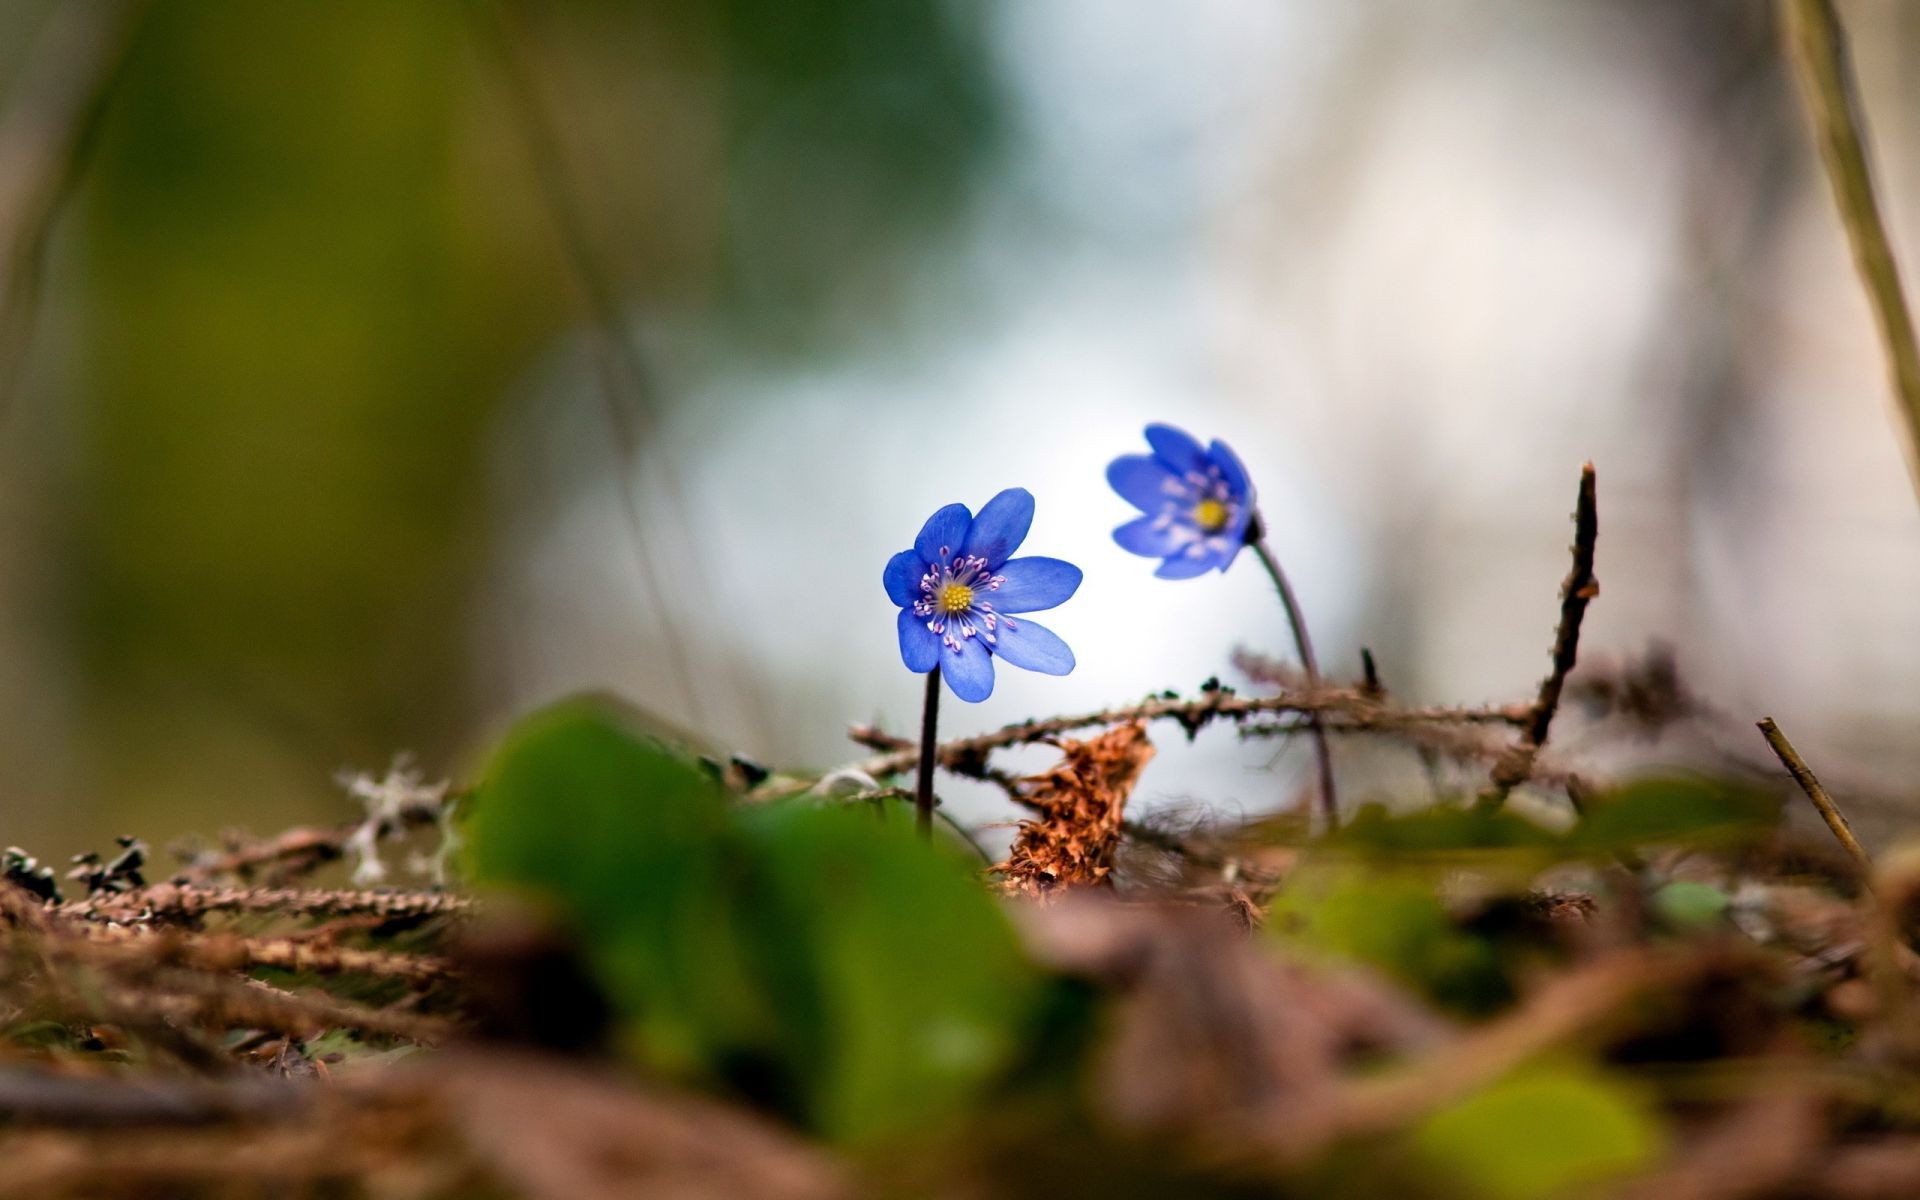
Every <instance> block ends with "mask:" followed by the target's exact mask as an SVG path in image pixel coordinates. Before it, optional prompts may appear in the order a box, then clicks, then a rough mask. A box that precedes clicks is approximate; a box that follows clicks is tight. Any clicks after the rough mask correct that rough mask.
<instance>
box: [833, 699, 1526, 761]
mask: <svg viewBox="0 0 1920 1200" xmlns="http://www.w3.org/2000/svg"><path fill="white" fill-rule="evenodd" d="M1263 713H1303V714H1304V713H1321V714H1324V715H1325V716H1326V717H1328V718H1334V719H1333V720H1330V721H1329V723H1328V724H1327V728H1328V729H1331V730H1333V731H1335V732H1341V731H1345V730H1356V729H1364V730H1377V729H1400V728H1407V727H1411V726H1420V725H1478V724H1499V725H1524V724H1525V723H1526V722H1527V721H1528V720H1529V719H1530V718H1531V715H1532V713H1533V709H1532V706H1530V705H1524V704H1519V705H1500V706H1495V707H1487V708H1458V707H1433V708H1393V707H1391V706H1389V705H1385V704H1381V703H1379V702H1378V701H1376V700H1372V699H1369V698H1368V697H1367V696H1366V695H1364V694H1363V693H1361V692H1358V691H1355V690H1352V689H1350V688H1323V689H1321V690H1319V691H1303V692H1290V693H1288V694H1286V695H1281V696H1235V695H1233V694H1232V693H1230V692H1227V691H1218V692H1213V693H1210V694H1208V695H1206V696H1203V697H1201V698H1200V699H1198V700H1179V699H1174V700H1164V699H1163V700H1146V701H1142V702H1141V703H1139V704H1120V705H1115V706H1114V707H1112V708H1103V709H1100V710H1098V711H1096V712H1088V713H1075V714H1072V715H1070V716H1061V717H1048V718H1046V719H1044V720H1029V721H1022V722H1019V723H1018V724H1014V725H1006V726H1002V727H1001V728H999V729H996V730H994V731H992V732H991V733H982V734H977V735H975V736H973V737H967V738H958V739H956V740H954V741H951V742H946V743H943V744H942V745H941V746H940V747H939V751H938V753H937V754H936V756H935V759H936V761H937V762H938V763H939V764H940V765H941V766H944V767H948V768H951V767H952V766H953V765H954V764H955V763H957V762H964V761H966V760H967V759H970V758H977V757H979V756H981V755H984V754H987V753H990V752H992V751H994V750H1004V749H1006V748H1008V747H1010V746H1025V745H1030V744H1032V743H1034V742H1044V741H1047V740H1048V739H1050V738H1054V737H1058V736H1059V735H1060V734H1063V733H1072V732H1074V731H1075V730H1077V729H1090V728H1093V727H1094V726H1097V725H1119V724H1122V723H1124V722H1127V721H1160V720H1168V721H1180V722H1182V723H1187V724H1192V723H1195V722H1204V721H1209V720H1213V719H1215V718H1222V719H1225V720H1229V721H1244V720H1246V719H1247V718H1248V717H1252V716H1258V715H1261V714H1263ZM847 735H848V737H850V738H851V739H852V740H854V741H856V742H859V743H860V744H862V745H869V746H877V747H879V748H882V749H885V750H886V751H887V752H886V753H884V754H880V755H877V756H875V757H873V758H869V759H866V760H864V761H861V762H856V763H850V764H848V765H847V766H846V767H845V768H842V769H844V770H851V771H859V772H861V773H863V774H866V775H871V776H873V777H874V778H876V779H878V778H881V777H883V776H887V775H898V774H900V773H901V772H902V771H906V770H909V769H911V768H912V767H913V766H914V765H915V764H917V763H918V762H919V761H920V752H919V750H918V749H915V748H911V747H908V746H907V745H906V744H905V743H902V742H900V741H898V740H896V739H893V738H890V737H888V735H886V734H883V733H879V732H878V731H876V730H873V729H870V728H868V727H866V726H860V725H856V726H854V727H853V728H851V729H849V730H848V731H847Z"/></svg>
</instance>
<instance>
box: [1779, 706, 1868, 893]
mask: <svg viewBox="0 0 1920 1200" xmlns="http://www.w3.org/2000/svg"><path fill="white" fill-rule="evenodd" d="M1759 725H1760V735H1761V736H1762V737H1764V738H1766V739H1767V746H1768V747H1769V748H1770V749H1772V751H1773V753H1774V755H1775V756H1776V757H1778V758H1779V759H1780V765H1781V766H1783V767H1785V768H1786V769H1787V774H1789V775H1791V776H1793V781H1794V782H1795V783H1797V784H1799V785H1800V790H1801V791H1803V792H1805V793H1806V794H1807V799H1809V800H1811V801H1813V806H1814V807H1815V808H1817V809H1819V810H1820V819H1821V820H1823V821H1825V822H1826V823H1827V828H1828V829H1831V830H1832V831H1833V837H1834V840H1835V841H1837V842H1839V843H1840V845H1841V847H1842V848H1843V849H1845V850H1846V852H1847V853H1848V854H1850V855H1852V856H1853V861H1854V862H1856V863H1858V864H1859V866H1860V869H1861V870H1862V871H1868V872H1871V871H1872V870H1873V859H1872V858H1870V857H1868V855H1867V850H1866V847H1864V846H1862V845H1861V844H1860V839H1858V838H1856V837H1854V836H1853V826H1851V825H1849V824H1847V816H1846V814H1845V813H1843V812H1841V811H1840V806H1839V805H1838V804H1835V803H1834V801H1833V797H1832V796H1831V795H1829V794H1828V793H1827V789H1826V787H1825V786H1823V785H1822V784H1821V782H1820V780H1819V779H1817V778H1815V776H1814V774H1813V768H1811V767H1809V766H1807V762H1806V760H1805V759H1803V758H1801V757H1800V752H1799V751H1798V750H1795V749H1794V748H1793V743H1792V742H1789V741H1788V740H1787V735H1786V734H1784V733H1781V732H1780V726H1778V725H1776V724H1774V721H1773V718H1772V717H1764V718H1762V719H1761V720H1760V722H1759Z"/></svg>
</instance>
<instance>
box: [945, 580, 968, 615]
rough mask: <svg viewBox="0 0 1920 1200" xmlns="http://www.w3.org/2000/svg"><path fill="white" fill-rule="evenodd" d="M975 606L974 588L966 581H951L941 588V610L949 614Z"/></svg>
mask: <svg viewBox="0 0 1920 1200" xmlns="http://www.w3.org/2000/svg"><path fill="white" fill-rule="evenodd" d="M972 607H973V589H972V588H970V587H968V586H967V585H966V584H964V583H949V584H947V585H946V586H945V587H943V588H941V589H940V611H941V612H943V613H946V614H947V615H948V616H953V615H954V614H956V613H963V612H966V611H967V610H968V609H970V608H972Z"/></svg>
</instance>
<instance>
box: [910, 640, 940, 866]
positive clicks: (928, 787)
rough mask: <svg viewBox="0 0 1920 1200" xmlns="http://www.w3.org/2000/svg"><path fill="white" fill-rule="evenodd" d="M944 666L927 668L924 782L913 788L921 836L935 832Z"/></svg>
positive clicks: (922, 745)
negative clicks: (935, 774)
mask: <svg viewBox="0 0 1920 1200" xmlns="http://www.w3.org/2000/svg"><path fill="white" fill-rule="evenodd" d="M939 732H940V668H939V667H937V666H936V667H934V669H933V670H931V671H928V672H927V702H926V706H925V707H924V708H922V709H921V710H920V782H919V785H918V786H917V787H915V788H914V791H913V809H914V821H915V824H917V825H918V826H919V827H920V836H921V837H927V838H930V837H932V836H933V766H934V763H935V762H936V761H937V760H938V759H939V757H940V739H939Z"/></svg>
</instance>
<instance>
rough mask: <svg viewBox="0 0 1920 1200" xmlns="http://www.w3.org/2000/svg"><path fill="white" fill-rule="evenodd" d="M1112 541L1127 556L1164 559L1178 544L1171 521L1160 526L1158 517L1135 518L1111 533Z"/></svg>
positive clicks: (1176, 531)
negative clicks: (1137, 555) (1117, 544)
mask: <svg viewBox="0 0 1920 1200" xmlns="http://www.w3.org/2000/svg"><path fill="white" fill-rule="evenodd" d="M1113 540H1114V541H1116V542H1118V543H1119V544H1120V548H1121V549H1122V550H1125V551H1126V552H1127V553H1129V554H1144V555H1145V556H1147V557H1148V558H1165V557H1166V556H1167V555H1169V554H1172V553H1173V551H1174V547H1175V545H1176V544H1177V543H1178V542H1179V540H1180V538H1179V528H1178V527H1177V526H1175V525H1174V524H1173V523H1172V522H1171V521H1169V522H1167V523H1165V524H1162V523H1161V520H1160V518H1159V517H1135V518H1134V519H1133V520H1131V521H1128V522H1127V523H1126V524H1125V525H1122V526H1121V527H1120V528H1118V529H1116V530H1114V531H1113Z"/></svg>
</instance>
